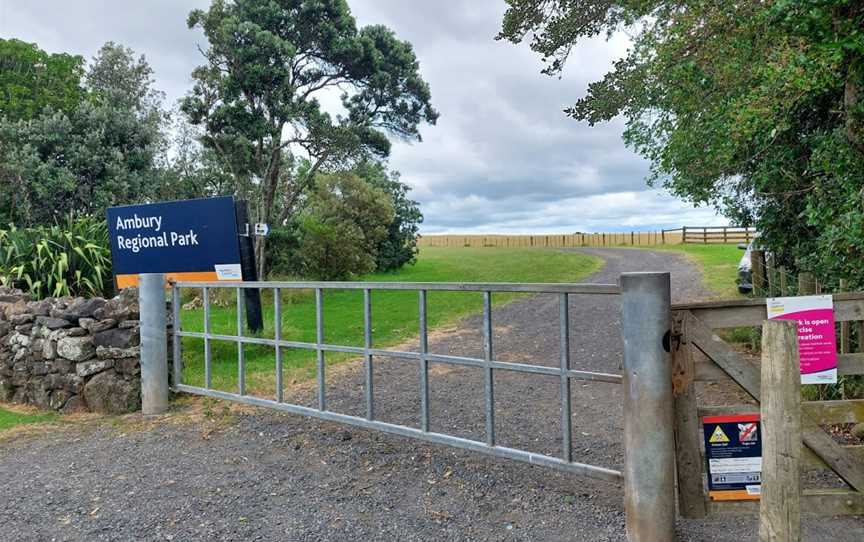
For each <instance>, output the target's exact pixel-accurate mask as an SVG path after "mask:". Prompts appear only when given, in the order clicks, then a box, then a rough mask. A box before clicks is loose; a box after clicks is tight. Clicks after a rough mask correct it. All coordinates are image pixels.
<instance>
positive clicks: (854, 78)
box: [843, 61, 864, 154]
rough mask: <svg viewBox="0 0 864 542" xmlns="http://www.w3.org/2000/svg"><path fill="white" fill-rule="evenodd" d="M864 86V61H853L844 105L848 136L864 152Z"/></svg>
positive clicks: (847, 80) (844, 95)
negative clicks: (862, 99) (862, 108)
mask: <svg viewBox="0 0 864 542" xmlns="http://www.w3.org/2000/svg"><path fill="white" fill-rule="evenodd" d="M862 87H864V61H857V62H853V63H852V65H850V66H849V71H848V73H847V75H846V86H845V88H844V92H843V105H844V109H845V110H846V137H847V138H848V139H849V141H850V142H851V143H852V145H853V146H854V147H855V148H856V149H857V150H858V152H860V153H861V154H864V112H862V111H859V110H858V109H859V108H861V107H862V103H861V94H862V92H864V91H862Z"/></svg>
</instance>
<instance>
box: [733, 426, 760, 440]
mask: <svg viewBox="0 0 864 542" xmlns="http://www.w3.org/2000/svg"><path fill="white" fill-rule="evenodd" d="M757 427H759V424H757V423H755V422H754V423H739V424H738V441H739V442H756V441H757V440H759V432H758V431H757V430H756V428H757Z"/></svg>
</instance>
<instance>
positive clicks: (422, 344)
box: [139, 273, 675, 542]
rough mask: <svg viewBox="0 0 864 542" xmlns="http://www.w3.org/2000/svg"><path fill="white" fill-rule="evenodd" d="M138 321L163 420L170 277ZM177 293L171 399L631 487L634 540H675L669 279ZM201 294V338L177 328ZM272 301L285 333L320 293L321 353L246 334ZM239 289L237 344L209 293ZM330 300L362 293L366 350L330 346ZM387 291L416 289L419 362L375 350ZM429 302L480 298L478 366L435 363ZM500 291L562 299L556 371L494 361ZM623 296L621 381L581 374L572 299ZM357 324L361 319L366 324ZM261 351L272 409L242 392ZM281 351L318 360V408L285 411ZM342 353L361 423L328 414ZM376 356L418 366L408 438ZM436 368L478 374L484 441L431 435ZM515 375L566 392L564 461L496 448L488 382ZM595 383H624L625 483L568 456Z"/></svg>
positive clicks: (156, 286)
mask: <svg viewBox="0 0 864 542" xmlns="http://www.w3.org/2000/svg"><path fill="white" fill-rule="evenodd" d="M140 284H141V286H140V293H139V295H140V299H141V317H142V327H141V330H142V360H141V365H142V368H141V370H142V399H143V407H144V412H145V414H148V413H161V412H164V411H165V409H166V408H167V401H168V363H167V349H168V346H167V345H168V340H167V339H168V332H167V330H168V328H169V326H168V322H167V315H166V314H165V310H164V307H165V288H166V283H165V280H164V276H163V275H161V274H145V275H141V281H140ZM167 286H168V287H169V288H170V290H171V307H172V309H171V310H172V315H173V317H172V319H171V320H172V322H171V323H172V324H173V330H172V333H171V335H172V336H171V345H172V356H171V357H172V359H173V368H172V373H173V378H172V380H173V381H172V382H171V386H170V387H171V388H172V389H173V390H174V391H175V392H185V393H190V394H195V395H202V396H207V397H213V398H218V399H223V400H226V401H233V402H238V403H244V404H248V405H254V406H258V407H265V408H271V409H276V410H280V411H285V412H289V413H293V414H300V415H304V416H310V417H314V418H319V419H322V420H329V421H333V422H339V423H345V424H349V425H353V426H357V427H361V428H365V429H369V430H377V431H383V432H386V433H392V434H396V435H401V436H404V437H410V438H415V439H420V440H424V441H428V442H432V443H437V444H443V445H448V446H453V447H456V448H462V449H466V450H471V451H474V452H478V453H482V454H487V455H491V456H495V457H500V458H506V459H512V460H516V461H522V462H525V463H530V464H532V465H538V466H544V467H551V468H555V469H559V470H563V471H566V472H570V473H573V474H575V475H579V476H586V477H591V478H597V479H601V480H605V481H608V482H612V483H622V484H623V485H624V502H625V511H626V516H627V532H628V537H629V539H630V540H633V541H639V542H645V541H663V542H666V541H669V540H674V523H675V490H674V469H675V466H674V453H675V450H674V434H673V431H672V428H673V414H672V388H671V382H672V371H671V361H670V355H669V340H670V328H671V310H670V309H671V304H670V284H669V274H668V273H627V274H624V275H622V276H621V279H620V284H618V285H615V284H514V283H488V284H480V283H369V282H241V283H238V282H234V283H225V282H177V283H171V284H169V285H167ZM189 288H194V289H197V290H200V291H201V292H202V303H203V314H204V322H203V332H193V331H184V330H182V329H180V325H179V324H180V321H181V310H182V309H181V303H180V299H181V291H182V290H183V289H189ZM249 288H253V289H261V290H268V289H269V290H272V292H273V321H274V322H279V323H281V322H282V304H281V301H280V300H281V298H282V292H283V291H285V290H312V291H314V294H315V324H316V325H315V328H316V341H315V342H298V341H294V340H289V339H287V338H285V337H283V336H282V330H281V327H282V326H281V325H275V326H274V336H273V338H261V337H254V336H248V335H244V332H243V329H244V316H243V303H244V289H249ZM224 289H228V290H233V291H234V293H233V297H235V298H236V302H235V303H236V313H237V325H236V333H235V334H217V333H213V332H212V327H211V305H212V297H213V296H212V294H213V292H214V291H216V290H224ZM328 290H362V292H363V315H362V318H363V331H364V332H363V337H364V344H363V346H362V347H358V346H346V345H339V344H330V343H326V342H324V337H325V333H324V326H325V322H324V317H323V305H324V293H325V292H326V291H328ZM381 290H391V291H392V290H402V291H405V290H409V291H416V292H417V315H418V318H419V351H417V352H409V351H400V350H392V349H386V348H376V347H375V346H374V343H373V327H372V303H373V300H372V297H373V296H372V292H373V291H381ZM430 291H458V292H476V293H480V294H482V297H483V326H482V334H483V357H482V358H473V357H459V356H452V355H442V354H435V353H432V352H429V349H428V332H429V330H428V323H427V293H428V292H430ZM500 292H519V293H529V294H555V295H557V296H558V300H559V301H558V304H559V311H558V322H557V323H558V327H559V330H560V360H559V364H558V366H557V367H548V366H540V365H531V364H524V363H514V362H505V361H501V360H498V359H496V357H495V350H494V345H493V340H492V338H493V334H492V296H493V294H495V293H500ZM610 295H611V296H620V297H621V305H622V311H621V325H622V331H623V338H624V372H623V374H608V373H600V372H590V371H579V370H574V369H572V368H571V359H570V324H571V322H570V315H569V303H570V300H571V297H572V296H610ZM359 316H360V315H358V318H359ZM611 324H612V322H593V323H591V324H590V325H599V326H609V325H611ZM183 338H195V339H200V340H203V343H204V385H203V386H193V385H189V384H188V383H184V382H183V379H182V375H183V366H182V365H183V346H182V340H183ZM212 341H228V342H233V343H236V345H237V353H238V354H237V389H236V391H233V392H228V391H222V390H216V389H213V386H212V364H213V359H212V352H211V342H212ZM247 345H264V346H269V347H272V348H273V349H274V354H275V364H274V367H273V371H274V373H273V374H274V377H275V382H276V386H275V388H276V390H275V394H274V396H273V397H272V398H269V399H267V398H262V397H258V396H253V395H250V394H248V393H247V389H246V367H245V356H244V346H247ZM282 349H302V350H307V351H311V352H315V355H316V364H317V370H316V378H317V405H316V406H315V407H308V406H303V405H298V404H292V403H288V402H285V399H284V397H283V391H282V390H283V368H282V361H281V360H282ZM332 352H340V353H348V354H356V355H357V356H358V357H362V359H363V360H364V372H365V386H364V399H365V416H363V417H360V416H352V415H347V414H342V413H338V412H333V411H331V410H330V409H329V408H328V403H327V386H326V384H327V380H326V363H325V356H326V354H327V353H332ZM376 356H386V357H388V358H398V359H402V360H405V361H406V362H413V363H416V364H417V370H418V372H419V381H420V389H419V395H420V412H419V414H420V424H419V427H410V426H406V425H398V424H394V423H387V422H383V421H380V420H378V419H376V415H375V393H374V389H375V381H374V379H373V366H374V364H375V357H376ZM430 363H437V364H448V365H455V366H463V367H473V368H477V369H479V370H482V372H483V380H484V389H483V394H484V405H485V408H484V415H485V440H483V441H480V440H471V439H466V438H463V437H458V436H455V435H451V434H446V433H440V432H433V431H430V429H429V427H430V425H429V365H430ZM495 371H509V372H515V373H521V374H535V375H538V374H539V375H545V376H552V377H557V378H559V379H560V390H561V405H560V406H561V422H562V443H563V445H562V450H561V453H560V456H558V457H553V456H550V455H543V454H538V453H534V452H530V451H527V450H521V449H515V448H510V447H504V446H500V445H499V444H498V443H497V441H496V436H495V388H494V385H493V383H494V380H493V373H494V372H495ZM574 380H580V381H595V382H607V383H616V384H622V389H623V393H622V400H623V402H624V447H625V462H624V469H623V472H621V471H617V470H614V469H610V468H606V467H602V466H595V465H588V464H585V463H581V462H579V461H578V458H576V457H574V456H573V452H572V445H571V443H572V435H571V431H572V428H571V416H572V412H573V408H572V405H571V393H570V387H571V382H572V381H574Z"/></svg>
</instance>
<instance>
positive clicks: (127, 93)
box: [0, 43, 163, 226]
mask: <svg viewBox="0 0 864 542" xmlns="http://www.w3.org/2000/svg"><path fill="white" fill-rule="evenodd" d="M136 73H137V74H148V75H146V76H145V77H137V76H136V75H135V74H136ZM149 73H150V68H149V66H147V65H146V62H145V61H144V60H143V58H141V59H137V60H135V59H134V56H133V55H132V53H131V51H129V50H128V49H125V48H123V47H121V46H117V45H114V44H111V43H109V44H106V46H105V47H103V49H102V50H101V51H100V54H99V55H98V56H97V57H96V58H95V59H94V61H93V63H92V65H91V66H90V69H89V71H88V72H87V74H86V81H87V85H86V86H85V87H84V89H85V91H86V92H87V93H86V94H84V95H83V96H82V98H81V101H80V102H78V103H77V104H75V106H74V107H71V106H70V107H69V108H68V110H60V109H54V108H53V107H52V106H51V105H50V104H49V105H48V106H46V107H45V108H44V109H42V110H40V111H39V112H37V113H35V114H34V115H32V116H28V117H26V118H22V119H10V118H6V119H2V120H0V220H2V221H3V222H4V223H13V224H17V225H18V226H29V225H34V224H50V223H53V222H54V221H55V219H57V218H58V217H60V216H62V215H65V214H68V213H71V212H76V213H89V214H101V213H102V212H103V211H104V209H105V208H106V207H108V206H110V205H117V204H122V203H130V202H136V201H146V200H147V199H149V198H150V197H151V196H152V195H153V194H154V191H155V189H156V181H157V180H158V177H157V176H156V175H155V171H154V160H155V157H156V156H157V153H158V152H159V151H160V149H161V148H162V146H163V140H162V135H161V131H160V130H161V122H162V120H163V119H162V114H161V112H160V110H159V108H158V103H157V102H155V101H153V98H154V97H156V96H158V95H157V94H156V93H154V91H153V90H152V87H151V83H152V81H151V80H150V78H149Z"/></svg>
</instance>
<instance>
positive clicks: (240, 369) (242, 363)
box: [237, 288, 246, 395]
mask: <svg viewBox="0 0 864 542" xmlns="http://www.w3.org/2000/svg"><path fill="white" fill-rule="evenodd" d="M243 321H244V315H243V290H242V289H240V288H237V390H238V392H237V393H239V394H240V395H245V394H246V357H245V356H244V355H243V342H244V341H243V340H242V339H243Z"/></svg>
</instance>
